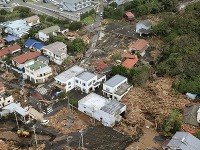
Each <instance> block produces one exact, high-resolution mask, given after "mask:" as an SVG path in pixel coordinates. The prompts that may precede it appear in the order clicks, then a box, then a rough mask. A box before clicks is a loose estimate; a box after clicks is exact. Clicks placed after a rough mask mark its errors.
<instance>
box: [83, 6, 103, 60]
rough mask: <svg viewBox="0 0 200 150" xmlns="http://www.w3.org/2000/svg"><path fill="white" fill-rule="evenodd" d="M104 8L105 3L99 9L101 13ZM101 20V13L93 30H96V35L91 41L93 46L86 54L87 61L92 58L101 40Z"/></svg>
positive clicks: (97, 16)
mask: <svg viewBox="0 0 200 150" xmlns="http://www.w3.org/2000/svg"><path fill="white" fill-rule="evenodd" d="M103 7H104V3H103V2H101V3H100V7H99V12H103ZM101 19H102V18H101V16H100V13H99V14H97V15H96V18H95V22H94V25H93V28H94V29H95V35H94V36H93V37H92V38H91V39H90V41H91V43H92V44H91V47H90V48H89V49H88V50H87V51H86V53H85V57H86V59H87V58H89V57H90V56H91V54H92V52H93V51H94V50H95V46H96V43H97V40H98V38H99V32H100V30H101Z"/></svg>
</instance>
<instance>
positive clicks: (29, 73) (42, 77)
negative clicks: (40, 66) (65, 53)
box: [25, 67, 52, 83]
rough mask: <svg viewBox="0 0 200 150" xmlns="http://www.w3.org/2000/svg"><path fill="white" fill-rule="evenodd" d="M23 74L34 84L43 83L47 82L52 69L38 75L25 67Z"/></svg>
mask: <svg viewBox="0 0 200 150" xmlns="http://www.w3.org/2000/svg"><path fill="white" fill-rule="evenodd" d="M25 74H26V75H27V78H28V79H29V80H31V81H33V82H34V83H43V82H45V81H47V80H48V77H49V76H51V75H52V69H51V68H48V69H46V70H43V72H41V73H40V74H38V73H37V71H33V70H30V69H29V68H28V67H25Z"/></svg>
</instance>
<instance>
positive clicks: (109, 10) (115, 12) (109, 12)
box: [103, 6, 124, 19]
mask: <svg viewBox="0 0 200 150" xmlns="http://www.w3.org/2000/svg"><path fill="white" fill-rule="evenodd" d="M123 14H124V7H123V6H120V7H117V8H113V7H111V6H108V7H105V8H104V15H103V16H104V18H111V19H122V18H123Z"/></svg>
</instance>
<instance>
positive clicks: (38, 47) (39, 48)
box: [33, 42, 45, 50]
mask: <svg viewBox="0 0 200 150" xmlns="http://www.w3.org/2000/svg"><path fill="white" fill-rule="evenodd" d="M43 46H45V45H44V44H43V43H40V42H39V43H35V44H34V45H33V48H35V49H38V50H41V49H42V47H43Z"/></svg>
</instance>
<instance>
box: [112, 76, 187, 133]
mask: <svg viewBox="0 0 200 150" xmlns="http://www.w3.org/2000/svg"><path fill="white" fill-rule="evenodd" d="M172 82H173V80H172V79H171V78H167V77H165V78H157V79H156V80H155V81H154V82H153V83H147V84H146V85H145V86H144V87H135V88H133V89H132V90H131V91H130V92H129V94H127V95H126V96H125V97H124V98H123V99H122V100H121V102H122V103H124V104H126V106H127V113H126V114H125V118H126V119H123V120H122V121H121V122H120V123H119V124H118V125H117V126H116V127H115V129H116V130H118V131H119V132H122V133H124V134H126V135H130V136H131V135H137V134H138V133H139V131H140V129H141V128H142V126H143V125H144V121H147V120H148V121H149V122H152V126H154V127H155V128H157V124H159V116H160V115H161V114H162V115H163V116H167V115H168V114H169V113H170V111H171V109H172V108H178V109H183V108H184V107H185V104H187V103H188V100H187V99H186V98H185V97H184V96H183V95H180V94H174V93H173V92H172V88H171V85H172ZM146 114H148V115H150V116H151V119H149V118H147V116H146Z"/></svg>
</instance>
